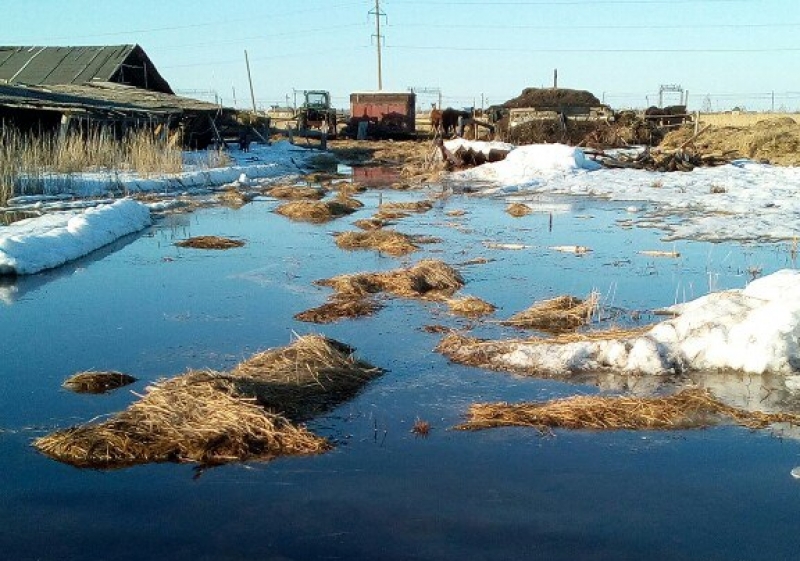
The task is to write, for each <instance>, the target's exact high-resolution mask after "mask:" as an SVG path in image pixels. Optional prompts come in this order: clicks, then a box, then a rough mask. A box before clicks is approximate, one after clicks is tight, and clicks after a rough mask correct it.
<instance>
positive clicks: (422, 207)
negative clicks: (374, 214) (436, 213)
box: [378, 201, 433, 213]
mask: <svg viewBox="0 0 800 561" xmlns="http://www.w3.org/2000/svg"><path fill="white" fill-rule="evenodd" d="M432 208H433V202H431V201H413V202H408V203H400V202H392V203H383V204H382V205H380V206H379V207H378V211H379V212H380V213H392V212H420V213H422V212H428V211H429V210H430V209H432Z"/></svg>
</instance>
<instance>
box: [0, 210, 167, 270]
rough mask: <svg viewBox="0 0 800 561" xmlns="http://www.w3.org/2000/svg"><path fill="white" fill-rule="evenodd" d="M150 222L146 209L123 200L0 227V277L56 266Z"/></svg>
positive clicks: (140, 228) (135, 230)
mask: <svg viewBox="0 0 800 561" xmlns="http://www.w3.org/2000/svg"><path fill="white" fill-rule="evenodd" d="M150 223H151V221H150V211H149V209H148V208H147V207H146V206H144V205H142V204H140V203H138V202H136V201H133V200H130V199H123V200H120V201H117V202H115V203H113V204H109V205H102V206H98V207H95V208H90V209H87V210H82V211H73V212H59V213H54V214H47V215H44V216H40V217H37V218H29V219H27V220H21V221H19V222H15V223H13V224H11V225H10V226H4V227H0V275H13V274H18V275H30V274H33V273H38V272H39V271H43V270H45V269H51V268H53V267H58V266H59V265H63V264H64V263H66V262H67V261H71V260H73V259H77V258H78V257H82V256H84V255H86V254H88V253H91V252H92V251H94V250H96V249H99V248H100V247H103V246H104V245H107V244H109V243H111V242H113V241H114V240H116V239H118V238H121V237H122V236H125V235H127V234H131V233H133V232H138V231H139V230H142V229H144V228H146V227H147V226H149V225H150Z"/></svg>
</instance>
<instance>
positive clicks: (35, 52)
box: [0, 45, 173, 94]
mask: <svg viewBox="0 0 800 561" xmlns="http://www.w3.org/2000/svg"><path fill="white" fill-rule="evenodd" d="M3 82H4V83H6V84H24V85H29V86H50V85H64V84H73V85H84V84H91V83H93V82H116V83H118V84H127V85H131V86H135V87H137V88H142V89H146V90H152V91H156V92H162V93H170V94H171V93H173V91H172V88H170V86H169V84H168V83H167V81H166V80H165V79H164V78H163V77H162V76H161V75H160V74H159V73H158V70H156V67H155V65H154V64H153V63H152V61H151V60H150V58H149V57H148V56H147V54H146V53H145V52H144V49H142V48H141V47H140V46H139V45H116V46H105V47H0V83H3Z"/></svg>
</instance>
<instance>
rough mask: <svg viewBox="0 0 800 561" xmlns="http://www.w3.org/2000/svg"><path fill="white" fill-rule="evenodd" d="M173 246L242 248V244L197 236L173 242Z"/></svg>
mask: <svg viewBox="0 0 800 561" xmlns="http://www.w3.org/2000/svg"><path fill="white" fill-rule="evenodd" d="M175 245H177V246H178V247H190V248H192V249H233V248H234V247H242V246H244V242H243V241H242V240H234V239H231V238H223V237H220V236H197V237H194V238H189V239H186V240H181V241H179V242H175Z"/></svg>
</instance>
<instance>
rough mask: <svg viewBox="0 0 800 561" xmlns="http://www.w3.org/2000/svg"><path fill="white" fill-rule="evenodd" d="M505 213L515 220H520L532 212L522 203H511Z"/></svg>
mask: <svg viewBox="0 0 800 561" xmlns="http://www.w3.org/2000/svg"><path fill="white" fill-rule="evenodd" d="M506 212H507V213H508V214H510V215H511V216H513V217H515V218H520V217H522V216H526V215H528V214H530V213H531V212H533V209H531V207H529V206H528V205H526V204H523V203H511V204H510V205H508V206H507V207H506Z"/></svg>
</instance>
